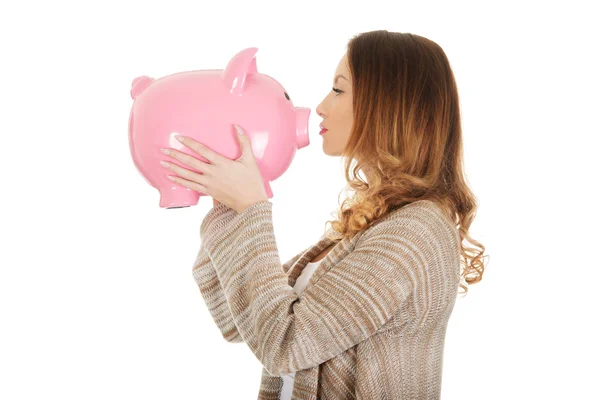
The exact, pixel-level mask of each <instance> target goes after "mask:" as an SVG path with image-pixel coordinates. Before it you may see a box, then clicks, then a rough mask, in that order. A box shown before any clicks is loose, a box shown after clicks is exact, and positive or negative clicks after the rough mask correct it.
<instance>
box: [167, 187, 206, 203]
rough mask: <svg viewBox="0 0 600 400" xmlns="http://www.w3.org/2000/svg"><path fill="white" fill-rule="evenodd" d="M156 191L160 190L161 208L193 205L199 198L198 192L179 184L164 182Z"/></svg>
mask: <svg viewBox="0 0 600 400" xmlns="http://www.w3.org/2000/svg"><path fill="white" fill-rule="evenodd" d="M158 191H159V192H160V203H159V205H160V207H162V208H177V207H187V206H194V205H196V204H198V200H199V199H200V193H198V192H197V191H195V190H192V189H189V188H186V187H184V186H179V185H172V184H166V185H164V186H162V187H161V188H159V189H158ZM204 196H206V195H204Z"/></svg>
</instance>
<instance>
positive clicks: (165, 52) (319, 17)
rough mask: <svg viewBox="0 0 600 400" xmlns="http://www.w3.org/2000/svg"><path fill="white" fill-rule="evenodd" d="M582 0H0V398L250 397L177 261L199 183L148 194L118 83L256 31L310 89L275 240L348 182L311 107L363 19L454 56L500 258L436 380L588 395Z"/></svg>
mask: <svg viewBox="0 0 600 400" xmlns="http://www.w3.org/2000/svg"><path fill="white" fill-rule="evenodd" d="M594 3H595V2H592V1H589V2H572V1H570V2H566V1H563V2H547V1H545V2H541V1H540V2H523V1H519V2H507V1H504V2H498V3H495V4H494V5H492V4H491V3H489V2H465V3H461V2H455V1H453V2H439V3H433V2H424V1H419V2H415V1H411V2H401V1H389V2H384V1H374V0H370V1H367V2H356V3H355V4H354V3H351V2H347V1H344V2H325V1H302V2H287V1H286V2H274V1H273V2H258V1H250V2H248V1H246V2H231V1H223V2H216V1H206V2H204V1H186V2H183V1H168V2H167V1H163V2H149V1H143V2H142V1H135V2H134V1H128V2H127V1H118V2H117V1H112V2H89V1H80V2H74V1H73V2H65V1H52V2H42V1H38V2H14V3H8V2H3V4H2V6H1V7H0V34H1V36H0V37H1V38H2V39H1V40H0V44H1V52H0V57H1V58H2V61H1V62H0V84H1V87H0V101H1V104H0V106H1V107H0V124H1V125H0V134H1V135H2V140H3V144H2V153H3V154H2V156H0V167H1V169H0V171H1V174H2V175H1V177H2V182H1V183H2V188H1V189H0V190H1V192H2V195H1V196H0V201H1V203H0V213H1V223H0V226H1V235H2V237H1V242H0V246H1V247H0V257H1V258H0V262H1V265H0V266H1V278H0V398H1V399H3V400H16V399H49V398H61V399H179V400H183V399H222V398H227V399H230V398H231V399H233V398H235V399H256V398H257V395H258V390H259V384H260V374H261V368H262V366H261V364H260V362H259V361H258V360H257V359H256V357H255V356H254V354H253V353H252V352H251V351H250V350H249V348H248V347H247V346H246V345H245V343H238V344H231V343H227V342H226V341H225V340H224V339H223V338H222V336H221V334H220V332H219V331H218V328H217V327H216V325H215V324H214V322H213V321H212V319H211V317H210V315H209V312H208V310H207V308H206V307H205V304H204V303H203V301H202V298H201V295H200V293H199V290H198V287H197V286H196V284H195V282H194V280H193V277H192V274H191V269H192V263H193V261H194V259H195V257H196V253H197V251H198V248H199V244H200V242H199V227H200V223H201V221H202V219H203V217H204V215H205V214H206V213H207V212H208V210H209V209H210V208H211V207H212V200H211V199H210V198H209V197H203V198H201V199H200V200H201V201H200V203H199V205H198V206H196V207H188V208H183V209H175V210H165V209H161V208H159V206H158V201H159V194H158V191H157V190H156V189H154V188H153V187H151V186H149V185H148V184H147V183H146V181H145V180H144V179H143V178H142V176H141V175H140V173H139V172H138V171H137V170H136V168H135V167H134V165H133V162H132V160H131V156H130V150H129V146H128V137H127V124H128V117H129V111H130V108H131V105H132V99H131V97H130V95H129V91H130V88H131V81H132V80H133V78H135V77H137V76H140V75H149V76H152V77H155V78H158V77H161V76H165V75H168V74H171V73H175V72H180V71H186V70H195V69H219V68H224V67H225V64H226V62H227V61H228V60H229V58H230V57H231V56H233V55H234V54H235V53H237V52H238V51H239V50H241V49H243V48H246V47H254V46H255V47H258V48H259V51H258V53H257V55H256V57H257V65H258V69H259V71H260V72H263V73H265V74H267V75H269V76H272V77H274V78H275V79H277V80H278V81H279V82H280V83H281V84H282V85H283V86H284V87H285V88H286V90H287V92H288V93H289V94H290V96H291V98H292V99H293V102H294V105H295V106H298V107H310V108H311V109H312V112H311V116H310V122H309V133H310V141H311V144H310V145H309V146H308V147H306V148H304V149H301V150H299V151H298V152H297V153H296V157H295V158H294V161H293V163H292V165H291V166H290V168H289V169H288V170H287V172H286V173H285V174H284V175H283V176H282V177H280V178H279V179H278V180H277V181H275V182H272V188H273V192H274V197H273V199H271V201H272V202H273V204H274V207H273V210H274V224H275V230H276V234H277V240H278V248H279V251H280V256H281V259H282V260H287V259H288V258H289V257H291V256H292V255H294V254H296V253H297V252H298V251H300V250H301V249H303V248H305V247H307V246H309V245H310V244H311V243H313V242H314V241H315V240H316V239H317V238H318V237H319V236H320V235H321V234H322V233H323V232H324V223H325V221H326V220H328V219H332V218H333V213H334V212H335V210H336V208H337V207H338V204H339V203H338V195H339V194H340V192H341V191H342V189H343V188H344V186H345V184H346V182H345V179H344V176H343V171H342V164H341V159H340V158H337V157H335V158H334V157H328V156H327V155H325V154H324V153H323V151H322V145H321V143H322V138H321V137H320V136H319V135H318V130H319V129H318V124H319V122H321V118H320V117H318V116H317V115H316V111H315V108H316V106H317V105H318V104H319V102H320V101H321V100H322V99H323V97H324V96H325V95H327V93H328V91H329V90H331V86H332V83H333V82H332V80H333V75H334V71H335V68H336V66H337V63H338V61H339V60H340V58H341V56H342V55H343V53H344V51H345V46H346V43H347V41H348V40H349V39H350V38H351V37H352V36H353V35H355V34H357V33H360V32H365V31H370V30H377V29H387V30H389V31H400V32H411V33H415V34H419V35H421V36H425V37H428V38H430V39H432V40H434V41H435V42H437V43H438V44H440V46H442V48H443V49H444V50H445V51H446V54H447V55H448V57H449V59H450V62H451V64H452V68H453V70H454V74H455V76H456V79H457V83H458V87H459V91H460V92H459V93H460V102H461V104H460V106H461V112H462V117H463V120H462V127H463V135H464V149H465V156H466V159H465V168H466V174H467V177H468V181H469V184H470V185H471V188H472V189H473V191H474V192H475V194H476V195H477V199H478V202H479V204H480V207H479V209H478V212H477V217H476V219H475V221H474V223H473V225H472V226H471V234H472V235H473V237H474V238H475V239H476V240H479V241H481V242H482V243H483V244H484V246H486V254H487V255H489V256H490V257H489V260H487V269H486V272H485V275H484V277H483V281H482V282H480V283H478V284H477V285H474V286H471V287H470V291H469V294H468V295H467V296H466V297H465V298H459V299H458V300H457V302H456V306H455V309H454V313H453V315H452V317H451V319H450V322H449V325H448V330H447V337H446V342H445V343H446V345H445V346H446V347H445V354H444V366H443V385H442V386H443V389H442V398H443V399H462V400H466V399H507V398H510V399H532V398H536V399H564V398H571V399H573V398H591V397H593V396H597V392H598V381H597V378H598V372H599V371H598V356H599V355H600V354H599V351H598V350H599V349H598V347H599V346H598V341H597V338H598V337H599V336H600V332H599V331H598V328H597V327H595V326H594V324H595V323H597V322H598V300H597V299H598V297H597V296H596V295H595V291H596V289H597V281H598V278H599V276H600V274H599V273H598V269H599V267H600V263H599V262H598V257H597V254H596V250H597V249H598V245H599V238H600V237H599V236H600V235H598V223H599V222H600V221H599V218H598V197H597V196H596V194H597V188H596V186H597V183H598V176H597V173H598V171H599V170H600V169H599V168H598V156H597V151H598V144H599V141H598V135H599V134H600V132H599V127H598V115H599V100H598V91H599V89H600V84H599V78H598V71H599V70H600V65H599V64H600V63H599V62H598V48H599V47H598V40H597V39H598V37H599V36H600V35H599V33H600V32H599V31H598V23H597V22H598V12H597V11H595V12H594V11H592V10H593V7H592V4H594ZM340 201H341V199H340Z"/></svg>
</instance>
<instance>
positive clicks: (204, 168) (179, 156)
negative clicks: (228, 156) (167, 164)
mask: <svg viewBox="0 0 600 400" xmlns="http://www.w3.org/2000/svg"><path fill="white" fill-rule="evenodd" d="M192 150H193V149H192ZM169 157H172V158H174V159H176V160H178V161H181V162H182V163H184V164H185V165H187V166H188V167H191V168H194V169H196V170H198V171H200V172H202V173H206V172H210V171H209V169H210V168H212V165H211V164H209V163H206V162H204V161H202V160H199V159H197V158H196V157H193V156H190V155H189V154H186V153H183V152H181V151H179V150H175V149H169ZM209 161H210V160H209Z"/></svg>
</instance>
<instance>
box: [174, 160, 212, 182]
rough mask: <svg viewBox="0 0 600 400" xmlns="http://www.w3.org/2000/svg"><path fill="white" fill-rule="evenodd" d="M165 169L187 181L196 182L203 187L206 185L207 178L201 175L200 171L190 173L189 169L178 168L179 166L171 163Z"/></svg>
mask: <svg viewBox="0 0 600 400" xmlns="http://www.w3.org/2000/svg"><path fill="white" fill-rule="evenodd" d="M203 164H205V163H203ZM205 165H206V164H205ZM166 168H167V169H168V170H169V171H172V172H174V173H176V174H177V175H179V176H181V177H183V178H185V179H187V180H188V181H192V182H196V183H198V184H201V185H204V186H206V185H208V177H207V176H206V175H205V174H204V173H202V171H200V172H201V173H198V172H195V171H190V170H189V169H186V168H183V167H180V166H179V165H177V164H173V163H169V166H168V167H166Z"/></svg>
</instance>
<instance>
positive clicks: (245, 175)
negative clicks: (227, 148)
mask: <svg viewBox="0 0 600 400" xmlns="http://www.w3.org/2000/svg"><path fill="white" fill-rule="evenodd" d="M236 128H239V127H237V125H236ZM238 133H239V135H236V137H237V138H238V143H239V144H240V148H241V150H242V155H241V156H240V158H238V159H237V160H230V159H229V158H227V157H224V156H222V155H220V154H219V153H216V152H214V151H212V150H211V149H209V148H208V147H206V146H204V145H203V144H202V143H199V142H197V141H195V140H194V139H192V138H189V137H185V136H180V135H178V136H175V138H176V139H177V140H179V141H180V142H181V143H183V145H184V146H186V147H188V148H190V149H192V150H194V151H195V152H196V153H198V154H199V155H200V156H202V157H204V158H205V159H207V160H208V161H209V162H208V163H206V162H204V161H201V160H199V159H197V158H195V157H192V156H190V155H188V154H185V153H182V152H180V151H178V150H175V149H172V148H169V149H161V150H162V151H163V153H165V154H167V155H168V156H169V157H172V158H174V159H176V160H177V161H180V162H182V163H183V164H185V165H187V166H189V167H191V168H193V169H195V170H197V171H200V173H197V172H194V171H190V170H188V169H186V168H182V167H180V166H178V165H176V164H171V163H165V164H166V165H165V164H163V166H164V167H165V168H167V169H168V170H169V171H172V172H175V173H177V174H179V175H181V177H179V176H172V175H169V176H167V178H169V179H171V180H172V181H174V182H176V183H179V184H181V185H183V186H185V187H187V188H190V189H193V190H197V191H199V192H202V193H206V194H207V195H209V196H211V197H212V198H213V202H214V201H215V199H217V200H218V201H219V202H220V203H223V204H225V205H227V206H228V207H229V208H232V209H234V210H235V211H237V212H238V213H241V212H242V211H244V210H245V209H246V208H248V207H250V206H252V205H254V204H257V203H260V202H262V201H265V200H268V199H269V198H268V196H267V193H266V191H265V186H264V182H263V178H262V176H261V174H260V169H259V168H258V164H257V162H256V159H255V158H254V153H253V152H252V144H251V143H250V139H249V138H248V136H246V135H244V134H243V132H242V131H241V129H239V130H238ZM162 163H163V161H161V164H162Z"/></svg>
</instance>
